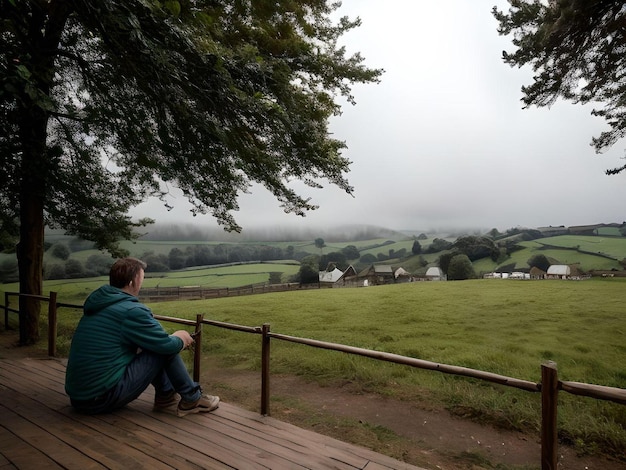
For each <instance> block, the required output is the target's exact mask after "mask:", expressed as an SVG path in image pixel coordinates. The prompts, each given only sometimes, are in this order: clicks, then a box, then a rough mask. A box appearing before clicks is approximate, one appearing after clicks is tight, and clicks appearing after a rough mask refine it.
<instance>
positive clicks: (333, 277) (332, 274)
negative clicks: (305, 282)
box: [319, 268, 343, 282]
mask: <svg viewBox="0 0 626 470" xmlns="http://www.w3.org/2000/svg"><path fill="white" fill-rule="evenodd" d="M341 276H343V271H342V270H341V269H337V268H335V269H333V270H332V271H320V274H319V281H320V282H337V281H338V280H339V278H340V277H341Z"/></svg>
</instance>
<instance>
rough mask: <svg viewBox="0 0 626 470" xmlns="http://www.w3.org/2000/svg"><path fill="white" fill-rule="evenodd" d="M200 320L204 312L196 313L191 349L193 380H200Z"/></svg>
mask: <svg viewBox="0 0 626 470" xmlns="http://www.w3.org/2000/svg"><path fill="white" fill-rule="evenodd" d="M202 320H204V313H198V314H197V315H196V332H195V341H196V344H195V348H194V350H193V380H194V382H200V359H202Z"/></svg>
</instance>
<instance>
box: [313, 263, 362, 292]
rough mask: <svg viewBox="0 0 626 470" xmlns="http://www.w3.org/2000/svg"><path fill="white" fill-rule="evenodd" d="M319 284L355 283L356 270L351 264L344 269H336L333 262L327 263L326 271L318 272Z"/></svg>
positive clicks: (333, 285)
mask: <svg viewBox="0 0 626 470" xmlns="http://www.w3.org/2000/svg"><path fill="white" fill-rule="evenodd" d="M319 282H320V286H322V285H323V286H326V287H338V286H346V285H350V284H356V282H357V280H356V270H355V269H354V267H353V266H352V265H350V266H348V267H347V268H346V270H345V271H342V270H340V269H338V268H337V267H336V266H335V265H334V264H331V265H329V266H328V267H327V268H326V271H320V272H319Z"/></svg>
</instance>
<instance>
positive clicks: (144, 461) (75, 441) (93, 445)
mask: <svg viewBox="0 0 626 470" xmlns="http://www.w3.org/2000/svg"><path fill="white" fill-rule="evenodd" d="M4 398H5V396H4V395H3V396H2V401H3V402H4ZM10 400H11V401H10V403H11V410H10V411H11V412H12V413H10V412H9V410H8V408H6V407H4V408H5V409H4V410H3V411H4V412H6V413H7V414H10V415H18V416H19V417H21V418H23V419H22V420H17V419H13V420H11V421H9V422H8V424H7V425H8V426H10V430H11V432H12V433H14V434H15V435H16V436H18V437H20V439H23V440H24V441H26V442H36V443H37V446H38V448H40V449H42V450H43V452H45V453H46V454H48V455H53V456H54V458H55V459H59V460H60V461H63V462H65V461H67V460H68V459H69V462H71V461H72V459H73V458H74V457H76V454H77V453H81V454H83V455H85V456H87V457H89V458H90V459H92V460H93V461H95V462H100V463H102V464H103V465H104V466H105V467H109V468H112V467H119V466H123V467H124V468H142V467H149V468H154V469H164V470H165V469H171V468H172V467H171V466H169V465H166V464H164V463H163V462H161V461H160V460H158V459H157V458H154V457H152V456H151V455H149V454H146V453H142V452H138V451H137V450H135V449H133V448H131V447H130V446H128V445H125V444H124V443H123V442H121V441H119V440H116V439H111V438H110V437H109V436H105V435H102V434H101V433H94V432H93V430H92V429H90V428H89V427H88V426H84V425H81V423H80V422H77V421H75V420H72V419H69V418H67V417H65V416H63V415H62V414H59V413H55V412H54V411H53V410H50V409H48V408H45V407H42V406H37V403H36V401H35V400H32V399H29V398H28V397H26V396H24V395H17V396H15V395H13V396H11V397H10ZM26 422H27V423H28V425H26V424H25V423H26ZM3 425H4V424H3ZM35 427H38V428H40V429H41V428H43V429H45V430H46V434H47V435H45V436H44V435H42V434H41V433H40V432H36V431H35ZM55 436H56V437H55ZM31 439H34V440H32V441H31ZM59 441H61V442H62V443H63V444H64V445H63V446H61V443H60V442H59ZM55 445H58V446H59V447H62V448H61V449H60V451H59V452H60V453H58V452H56V448H55V447H54V446H55ZM63 466H64V467H68V466H69V467H73V465H66V464H65V463H64V464H63ZM74 468H82V466H81V465H77V466H75V467H74ZM100 468H102V467H100Z"/></svg>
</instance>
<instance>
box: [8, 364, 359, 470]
mask: <svg viewBox="0 0 626 470" xmlns="http://www.w3.org/2000/svg"><path fill="white" fill-rule="evenodd" d="M28 365H29V366H30V365H31V364H30V363H29V364H28ZM7 367H8V368H12V366H11V365H7ZM35 367H41V364H37V365H36V366H35ZM14 370H18V368H14ZM46 372H48V371H46ZM28 381H29V382H31V383H34V384H38V385H40V386H41V387H42V388H45V387H46V386H49V385H50V383H49V381H48V380H47V378H43V377H37V376H33V377H29V379H28ZM65 400H66V399H65ZM47 402H48V403H50V397H47ZM56 404H57V405H60V403H58V402H57V403H56ZM133 406H134V405H131V407H129V408H132V407H133ZM143 407H144V413H145V414H150V415H154V413H152V412H151V411H150V409H151V401H147V400H144V401H143ZM126 411H127V410H121V411H120V412H118V413H116V414H115V415H117V416H118V417H119V416H122V415H121V413H124V415H123V416H124V417H125V419H127V420H130V421H132V423H133V425H134V428H133V429H134V430H133V432H134V433H137V432H139V431H137V429H139V426H144V427H146V428H147V429H148V430H149V431H151V432H153V433H157V432H159V430H162V429H163V428H164V427H163V423H159V422H158V421H157V422H154V423H150V421H146V419H147V418H146V416H142V417H134V416H133V415H132V414H128V413H126ZM218 412H219V411H218ZM213 416H214V414H212V415H211V418H210V419H208V420H207V419H206V418H207V417H205V416H202V417H199V416H188V417H186V418H185V419H184V420H181V419H180V418H178V417H174V420H173V421H171V420H170V421H167V422H166V424H167V427H166V429H170V430H171V429H172V428H176V429H178V430H179V431H180V432H181V434H180V436H179V435H178V434H176V435H169V436H168V439H169V441H170V442H178V443H180V444H182V445H184V446H186V449H184V451H180V452H178V453H177V452H176V451H175V449H173V448H170V451H171V452H173V453H175V454H177V455H181V453H182V454H183V455H185V458H187V459H190V460H191V461H192V462H193V461H195V462H197V463H199V464H201V465H206V455H203V454H201V455H203V458H202V459H201V461H198V460H197V455H196V456H191V455H189V454H190V453H189V449H191V450H197V451H201V450H202V449H204V448H206V446H207V445H210V446H212V451H211V452H212V454H213V455H214V458H216V459H218V460H220V461H223V462H226V463H227V464H228V465H244V466H246V468H251V469H253V468H275V469H280V468H295V467H294V466H299V465H302V467H301V468H315V467H317V466H319V465H328V462H329V459H328V457H327V456H324V455H323V454H321V452H322V451H323V450H324V449H322V448H319V449H315V450H314V451H312V450H311V449H310V448H308V447H303V446H302V445H301V444H300V445H298V446H295V448H292V449H289V448H286V447H284V446H281V445H277V444H276V443H274V442H271V441H267V440H266V439H264V438H263V437H264V436H266V434H265V433H263V432H262V431H258V432H257V434H256V435H257V437H258V438H259V439H258V440H257V441H258V442H254V443H250V433H249V429H247V430H246V431H245V432H242V431H241V430H239V429H233V428H228V427H227V426H224V425H223V424H221V425H220V423H219V422H216V421H215V420H214V419H212V418H213ZM198 418H199V419H198ZM194 419H198V420H197V423H196V424H195V425H194V435H193V436H188V435H185V434H184V433H185V430H186V429H188V427H189V421H190V420H194ZM227 422H232V421H230V420H228V421H227ZM122 423H123V421H120V420H116V427H118V428H125V429H126V430H129V429H130V428H129V426H128V425H123V424H122ZM203 428H205V429H204V431H205V432H200V431H202V430H203ZM96 430H97V431H99V432H104V433H105V434H109V433H110V431H109V432H107V431H104V430H102V429H96ZM161 432H162V431H161ZM109 435H110V434H109ZM292 436H293V433H287V434H286V435H285V436H283V437H286V438H289V439H291V438H292ZM131 439H132V437H130V436H129V437H128V438H127V440H128V441H130V440H131ZM247 455H250V456H253V459H252V460H249V459H247V458H246V457H244V456H247ZM344 460H345V459H344ZM301 462H306V466H305V465H304V464H302V463H301ZM366 462H367V461H366V460H363V459H358V460H357V464H356V465H355V464H342V462H341V461H340V460H339V461H337V462H336V463H335V465H334V466H335V467H336V468H338V469H347V470H350V469H354V468H362V465H364V464H365V463H366ZM310 466H311V467H310Z"/></svg>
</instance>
